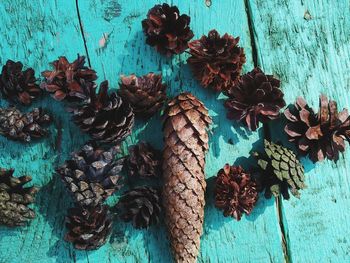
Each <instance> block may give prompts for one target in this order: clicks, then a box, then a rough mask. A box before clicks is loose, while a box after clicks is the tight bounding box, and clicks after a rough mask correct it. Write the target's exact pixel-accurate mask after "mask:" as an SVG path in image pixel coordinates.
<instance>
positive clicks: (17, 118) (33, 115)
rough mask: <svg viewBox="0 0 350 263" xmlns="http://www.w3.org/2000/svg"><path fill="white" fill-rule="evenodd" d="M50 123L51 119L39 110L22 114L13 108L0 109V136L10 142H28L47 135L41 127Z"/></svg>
mask: <svg viewBox="0 0 350 263" xmlns="http://www.w3.org/2000/svg"><path fill="white" fill-rule="evenodd" d="M50 122H51V117H50V116H49V115H47V114H45V113H44V112H43V111H42V109H41V108H34V109H33V110H32V111H30V112H28V113H22V112H20V111H19V110H18V109H16V108H15V107H11V108H7V109H2V108H0V134H2V135H3V136H6V137H7V138H9V139H12V140H19V141H23V142H30V141H31V140H32V139H38V138H41V137H44V136H46V135H47V134H48V132H47V130H46V129H44V128H43V127H42V125H47V124H49V123H50Z"/></svg>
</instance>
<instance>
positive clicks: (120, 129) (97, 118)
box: [73, 81, 134, 144]
mask: <svg viewBox="0 0 350 263" xmlns="http://www.w3.org/2000/svg"><path fill="white" fill-rule="evenodd" d="M73 120H74V122H75V123H76V124H77V125H78V126H79V127H80V128H81V129H82V130H83V131H84V132H87V133H88V134H90V135H91V136H92V138H93V139H94V140H95V141H98V142H100V143H112V144H118V143H119V142H121V141H122V140H123V139H124V138H125V137H126V136H128V135H129V134H130V133H131V129H132V127H133V125H134V113H133V111H132V108H131V107H130V105H129V103H127V102H126V101H124V100H122V99H121V98H120V97H118V96H117V94H116V93H115V92H112V93H111V94H108V81H104V82H102V83H101V85H100V89H99V92H98V94H95V93H93V94H91V97H90V98H89V99H88V100H87V101H85V102H84V103H83V104H82V105H81V106H80V107H78V108H76V109H74V110H73Z"/></svg>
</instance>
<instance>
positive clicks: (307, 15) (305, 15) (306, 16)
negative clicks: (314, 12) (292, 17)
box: [304, 10, 312, 21]
mask: <svg viewBox="0 0 350 263" xmlns="http://www.w3.org/2000/svg"><path fill="white" fill-rule="evenodd" d="M304 19H305V20H306V21H309V20H311V19H312V16H311V14H310V12H309V10H306V11H305V13H304Z"/></svg>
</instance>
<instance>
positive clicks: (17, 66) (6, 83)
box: [0, 60, 42, 105]
mask: <svg viewBox="0 0 350 263" xmlns="http://www.w3.org/2000/svg"><path fill="white" fill-rule="evenodd" d="M22 69H23V64H22V63H21V62H19V61H18V62H14V61H12V60H7V62H6V64H5V65H4V66H3V67H2V72H1V75H0V91H1V93H2V95H3V96H4V97H5V98H7V99H9V100H10V101H11V102H20V103H22V104H24V105H29V104H31V103H32V100H33V99H35V98H37V97H39V96H40V95H41V93H42V92H41V89H40V87H39V85H38V84H37V83H36V81H37V80H36V78H35V75H34V74H35V73H34V70H33V69H32V68H28V69H26V70H24V71H22Z"/></svg>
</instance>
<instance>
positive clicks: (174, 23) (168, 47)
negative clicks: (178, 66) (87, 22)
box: [142, 3, 193, 56]
mask: <svg viewBox="0 0 350 263" xmlns="http://www.w3.org/2000/svg"><path fill="white" fill-rule="evenodd" d="M190 21H191V19H190V17H189V16H187V15H180V12H179V9H178V8H177V7H176V6H169V5H168V4H165V3H164V4H162V5H155V6H154V7H153V8H151V9H150V10H149V11H148V14H147V19H144V20H143V21H142V28H143V31H144V33H145V35H146V37H147V39H146V43H147V44H148V45H150V46H152V47H155V48H156V50H157V51H158V52H160V53H162V54H165V55H167V56H171V55H173V54H180V53H182V52H184V51H185V50H186V49H187V43H188V41H189V40H190V39H191V38H192V37H193V32H192V30H191V29H190V27H189V25H190Z"/></svg>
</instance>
